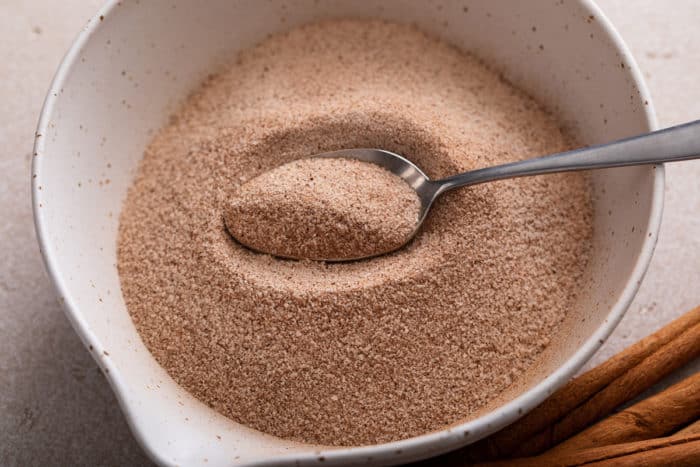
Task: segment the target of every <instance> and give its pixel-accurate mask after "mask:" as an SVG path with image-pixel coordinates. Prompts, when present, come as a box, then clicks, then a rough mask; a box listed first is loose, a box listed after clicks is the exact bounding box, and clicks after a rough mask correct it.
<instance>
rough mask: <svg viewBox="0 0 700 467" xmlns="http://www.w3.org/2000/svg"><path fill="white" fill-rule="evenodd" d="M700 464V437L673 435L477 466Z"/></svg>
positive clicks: (548, 453)
mask: <svg viewBox="0 0 700 467" xmlns="http://www.w3.org/2000/svg"><path fill="white" fill-rule="evenodd" d="M544 465H546V466H550V467H569V466H578V465H586V466H591V465H596V466H601V467H602V466H604V467H612V466H615V465H625V466H630V465H636V466H643V465H659V466H660V465H673V466H676V465H692V466H697V465H700V434H692V435H673V436H668V437H665V438H654V439H648V440H644V441H635V442H632V443H623V444H613V445H610V446H601V447H596V448H590V449H584V450H580V451H574V452H571V451H567V452H565V453H550V452H547V453H545V454H542V455H539V456H535V457H526V458H522V459H508V460H503V461H496V462H489V463H485V464H477V466H480V467H540V466H544Z"/></svg>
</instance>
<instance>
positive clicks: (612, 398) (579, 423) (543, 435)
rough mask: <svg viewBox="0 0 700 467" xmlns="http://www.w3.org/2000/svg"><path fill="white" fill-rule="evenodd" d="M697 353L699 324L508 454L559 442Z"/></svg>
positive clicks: (532, 451) (533, 451) (699, 352)
mask: <svg viewBox="0 0 700 467" xmlns="http://www.w3.org/2000/svg"><path fill="white" fill-rule="evenodd" d="M698 356H700V324H696V325H695V326H693V327H692V328H690V329H688V330H686V331H685V332H684V333H682V334H681V335H680V336H678V337H677V338H675V339H673V340H672V341H671V342H669V343H668V344H666V345H664V346H662V347H660V348H659V349H658V350H657V351H656V352H654V353H653V354H651V355H649V356H648V357H647V358H645V359H644V360H642V362H641V363H639V364H638V365H637V366H635V367H633V368H631V369H630V370H629V371H627V372H626V373H625V374H623V375H622V376H620V377H619V378H617V379H616V380H614V381H613V382H612V383H610V384H609V385H608V386H606V387H605V388H604V389H602V390H601V391H599V392H598V393H596V394H595V395H594V396H593V397H591V398H590V399H589V400H587V401H585V402H584V403H583V404H581V405H580V406H578V407H576V409H575V410H573V411H571V412H570V413H569V414H567V415H566V416H564V417H563V418H562V419H561V420H559V421H557V422H555V423H553V424H552V425H551V426H549V427H547V428H545V429H544V430H542V431H541V432H539V433H537V434H535V435H534V436H532V437H531V438H529V439H526V440H525V441H524V442H523V443H522V444H521V445H520V447H518V449H516V450H515V451H513V453H512V454H515V455H516V456H518V457H520V456H530V455H533V454H539V453H541V452H543V451H545V450H547V449H549V448H550V447H552V446H554V445H556V444H559V443H560V442H561V441H563V440H565V439H567V438H569V437H570V436H572V435H573V434H575V433H578V432H579V431H581V430H582V429H584V428H586V427H587V426H589V425H590V424H591V423H593V422H595V421H597V420H599V419H600V418H602V417H603V416H605V415H607V414H609V413H610V412H611V411H612V410H613V409H615V408H616V407H617V406H619V405H621V404H623V403H624V402H627V401H629V400H631V399H633V398H634V397H636V396H637V395H639V394H641V393H642V392H643V391H644V390H645V389H647V388H649V387H651V386H652V385H654V384H656V383H657V382H659V381H660V380H662V379H663V378H664V377H666V376H668V375H669V374H670V373H672V372H673V371H675V370H677V369H678V368H680V367H682V366H683V365H685V364H687V363H688V362H690V361H692V360H694V359H695V358H696V357H698Z"/></svg>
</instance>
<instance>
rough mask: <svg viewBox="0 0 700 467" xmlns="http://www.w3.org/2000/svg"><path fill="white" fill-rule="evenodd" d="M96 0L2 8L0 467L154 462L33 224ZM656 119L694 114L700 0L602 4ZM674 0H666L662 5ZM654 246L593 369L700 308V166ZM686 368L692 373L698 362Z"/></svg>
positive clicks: (675, 169) (689, 166)
mask: <svg viewBox="0 0 700 467" xmlns="http://www.w3.org/2000/svg"><path fill="white" fill-rule="evenodd" d="M100 4H101V1H98V0H62V1H61V2H56V1H48V0H25V1H22V0H4V1H2V2H0V57H2V59H3V61H2V63H1V64H0V102H2V104H1V105H0V174H1V175H0V177H2V182H1V183H0V218H1V221H0V239H1V241H0V258H1V259H2V262H1V263H0V465H3V466H4V465H56V464H59V465H150V464H149V461H148V460H147V458H146V457H145V455H144V454H143V453H142V452H141V449H140V448H139V446H138V445H137V444H136V442H135V441H134V439H133V437H132V436H131V434H130V432H129V430H128V427H127V425H126V423H125V421H124V419H123V417H122V415H121V413H120V411H119V409H118V407H117V405H116V401H115V399H114V396H113V395H112V393H111V391H110V389H109V387H108V386H107V383H106V381H105V380H104V378H103V377H102V375H101V373H100V372H99V371H98V370H97V366H96V365H95V363H94V362H93V361H92V359H91V357H90V356H89V355H88V352H87V351H86V350H85V349H84V348H83V346H82V345H81V343H80V341H79V340H78V337H77V336H76V335H75V333H74V332H73V330H72V329H71V327H70V325H69V324H68V321H67V320H66V318H65V317H64V315H63V313H62V312H61V310H60V308H59V306H58V304H57V302H56V298H55V295H54V292H53V290H52V287H51V284H50V283H49V280H48V278H47V276H46V273H45V272H44V268H43V265H42V262H41V258H40V256H39V252H38V248H37V246H36V240H35V236H34V229H33V225H32V217H31V209H30V192H29V173H30V170H29V168H30V163H31V149H32V141H33V132H34V127H35V125H36V120H37V117H38V115H39V110H40V108H41V104H42V101H43V98H44V94H45V92H46V89H47V88H48V85H49V81H50V80H51V77H52V75H53V72H54V70H55V69H56V67H57V65H58V63H59V61H60V59H61V57H62V55H63V53H64V52H65V51H66V49H67V47H68V46H69V44H70V42H71V40H72V39H73V37H74V36H75V34H76V33H77V31H78V30H79V29H80V28H81V26H82V25H83V24H84V23H85V21H86V20H87V18H88V17H90V16H91V15H92V14H93V13H94V12H95V11H96V9H97V7H98V6H99V5H100ZM599 4H600V5H601V7H602V8H603V10H604V11H605V12H606V13H607V14H608V16H609V17H610V19H611V20H612V22H613V23H614V24H615V25H616V26H617V28H618V30H619V31H620V32H621V34H622V36H623V38H624V39H625V40H626V42H627V44H628V45H629V47H630V48H631V50H632V52H633V54H634V56H635V57H636V59H637V61H638V63H639V65H640V67H641V69H642V71H643V73H644V76H645V78H646V80H647V83H648V85H649V88H650V90H651V93H652V96H653V99H654V103H655V105H656V110H657V114H658V117H659V122H660V124H661V125H662V126H668V125H672V124H676V123H681V122H684V121H687V120H692V119H697V118H700V79H699V78H700V28H698V27H697V25H698V24H700V2H699V1H697V0H674V1H673V2H659V1H652V0H599ZM671 5H672V7H671ZM666 180H667V186H666V208H665V213H664V221H663V226H662V229H661V235H660V238H659V243H658V246H657V249H656V254H655V256H654V259H653V261H652V263H651V267H650V268H649V272H648V273H647V276H646V279H645V280H644V283H643V284H642V287H641V290H640V291H639V294H638V295H637V298H636V299H635V301H634V304H633V305H632V307H631V308H630V310H629V311H628V313H627V315H626V317H625V318H624V320H623V321H622V323H621V324H620V326H619V327H618V328H617V329H616V331H615V332H614V334H613V336H612V337H611V338H610V340H609V341H608V342H607V343H606V344H605V346H604V347H603V348H602V349H601V350H600V351H599V352H598V354H596V356H595V357H594V358H593V360H592V361H591V363H590V364H595V363H599V362H600V361H602V360H604V359H605V358H607V357H609V356H610V355H612V354H613V353H615V352H617V351H619V350H621V349H622V348H624V347H625V346H627V345H629V344H631V343H632V342H634V341H636V340H638V339H639V338H641V337H643V336H645V335H647V334H649V333H650V332H652V331H653V330H655V329H657V328H658V327H660V326H661V325H663V324H664V323H666V322H668V321H670V320H671V319H673V318H674V317H676V316H678V315H680V314H681V313H682V312H683V311H685V310H688V309H690V308H692V307H693V306H695V305H699V304H700V161H694V162H686V163H681V164H675V165H672V166H669V167H668V168H667V178H666ZM697 363H699V362H696V365H694V366H693V367H692V368H690V369H687V370H686V371H685V373H687V372H690V371H697V369H698V367H700V365H698V364H697Z"/></svg>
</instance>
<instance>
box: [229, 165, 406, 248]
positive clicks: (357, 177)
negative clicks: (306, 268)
mask: <svg viewBox="0 0 700 467" xmlns="http://www.w3.org/2000/svg"><path fill="white" fill-rule="evenodd" d="M419 213H420V199H419V198H418V195H417V194H416V192H415V191H414V190H413V189H412V188H411V187H410V186H409V185H408V184H407V183H406V182H405V181H404V180H403V179H401V178H400V177H398V176H396V175H394V174H392V173H391V172H389V171H388V170H386V169H384V168H382V167H380V166H378V165H376V164H371V163H368V162H361V161H359V160H356V159H340V158H338V159H336V158H333V159H326V158H308V159H300V160H296V161H292V162H290V163H288V164H284V165H283V166H281V167H278V168H275V169H273V170H271V171H269V172H265V173H264V174H262V175H260V176H258V177H255V178H254V179H253V180H250V181H249V182H247V183H245V184H243V185H241V187H240V189H239V190H238V191H237V192H236V194H235V196H234V197H233V199H232V200H231V202H230V203H229V204H228V205H227V206H226V210H225V211H224V221H225V223H226V227H227V228H228V230H229V232H230V233H231V235H233V237H234V238H235V239H236V240H238V241H239V242H241V243H242V244H244V245H246V246H248V247H250V248H253V249H254V250H256V251H260V252H263V253H269V254H273V255H275V256H281V257H285V258H297V259H317V260H318V259H338V260H347V259H352V258H362V257H365V256H373V255H377V254H382V253H386V252H389V251H393V250H396V249H397V248H399V247H401V246H402V245H403V244H405V243H406V242H407V241H408V240H409V239H410V237H411V234H412V233H413V231H414V230H415V229H416V226H417V224H418V215H419Z"/></svg>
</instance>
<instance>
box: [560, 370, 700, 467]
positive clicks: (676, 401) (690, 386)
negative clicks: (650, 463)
mask: <svg viewBox="0 0 700 467" xmlns="http://www.w3.org/2000/svg"><path fill="white" fill-rule="evenodd" d="M698 417H700V373H696V374H695V375H693V376H690V377H688V378H686V379H684V380H683V381H681V382H680V383H677V384H675V385H673V386H671V387H670V388H668V389H666V390H665V391H662V392H660V393H658V394H656V395H654V396H651V397H649V398H647V399H644V400H643V401H641V402H638V403H637V404H635V405H633V406H631V407H629V408H627V409H625V410H623V411H621V412H618V413H616V414H615V415H611V416H609V417H608V418H606V419H604V420H602V421H600V422H598V423H596V424H595V425H593V426H591V427H590V428H588V429H586V430H584V431H582V432H580V433H578V434H577V435H575V436H573V437H571V438H569V439H567V440H566V441H564V442H563V443H561V444H559V445H557V446H555V447H554V448H552V449H550V450H549V451H547V452H548V453H554V452H565V451H568V452H573V451H576V450H580V449H587V448H592V447H598V446H607V445H610V444H620V443H629V442H631V441H641V440H645V439H651V438H657V437H660V436H665V435H668V434H669V433H672V432H673V431H674V430H675V429H677V428H678V427H680V426H683V425H685V424H686V423H688V422H690V421H693V420H696V419H697V418H698ZM686 433H687V432H686ZM676 434H683V433H676Z"/></svg>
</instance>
